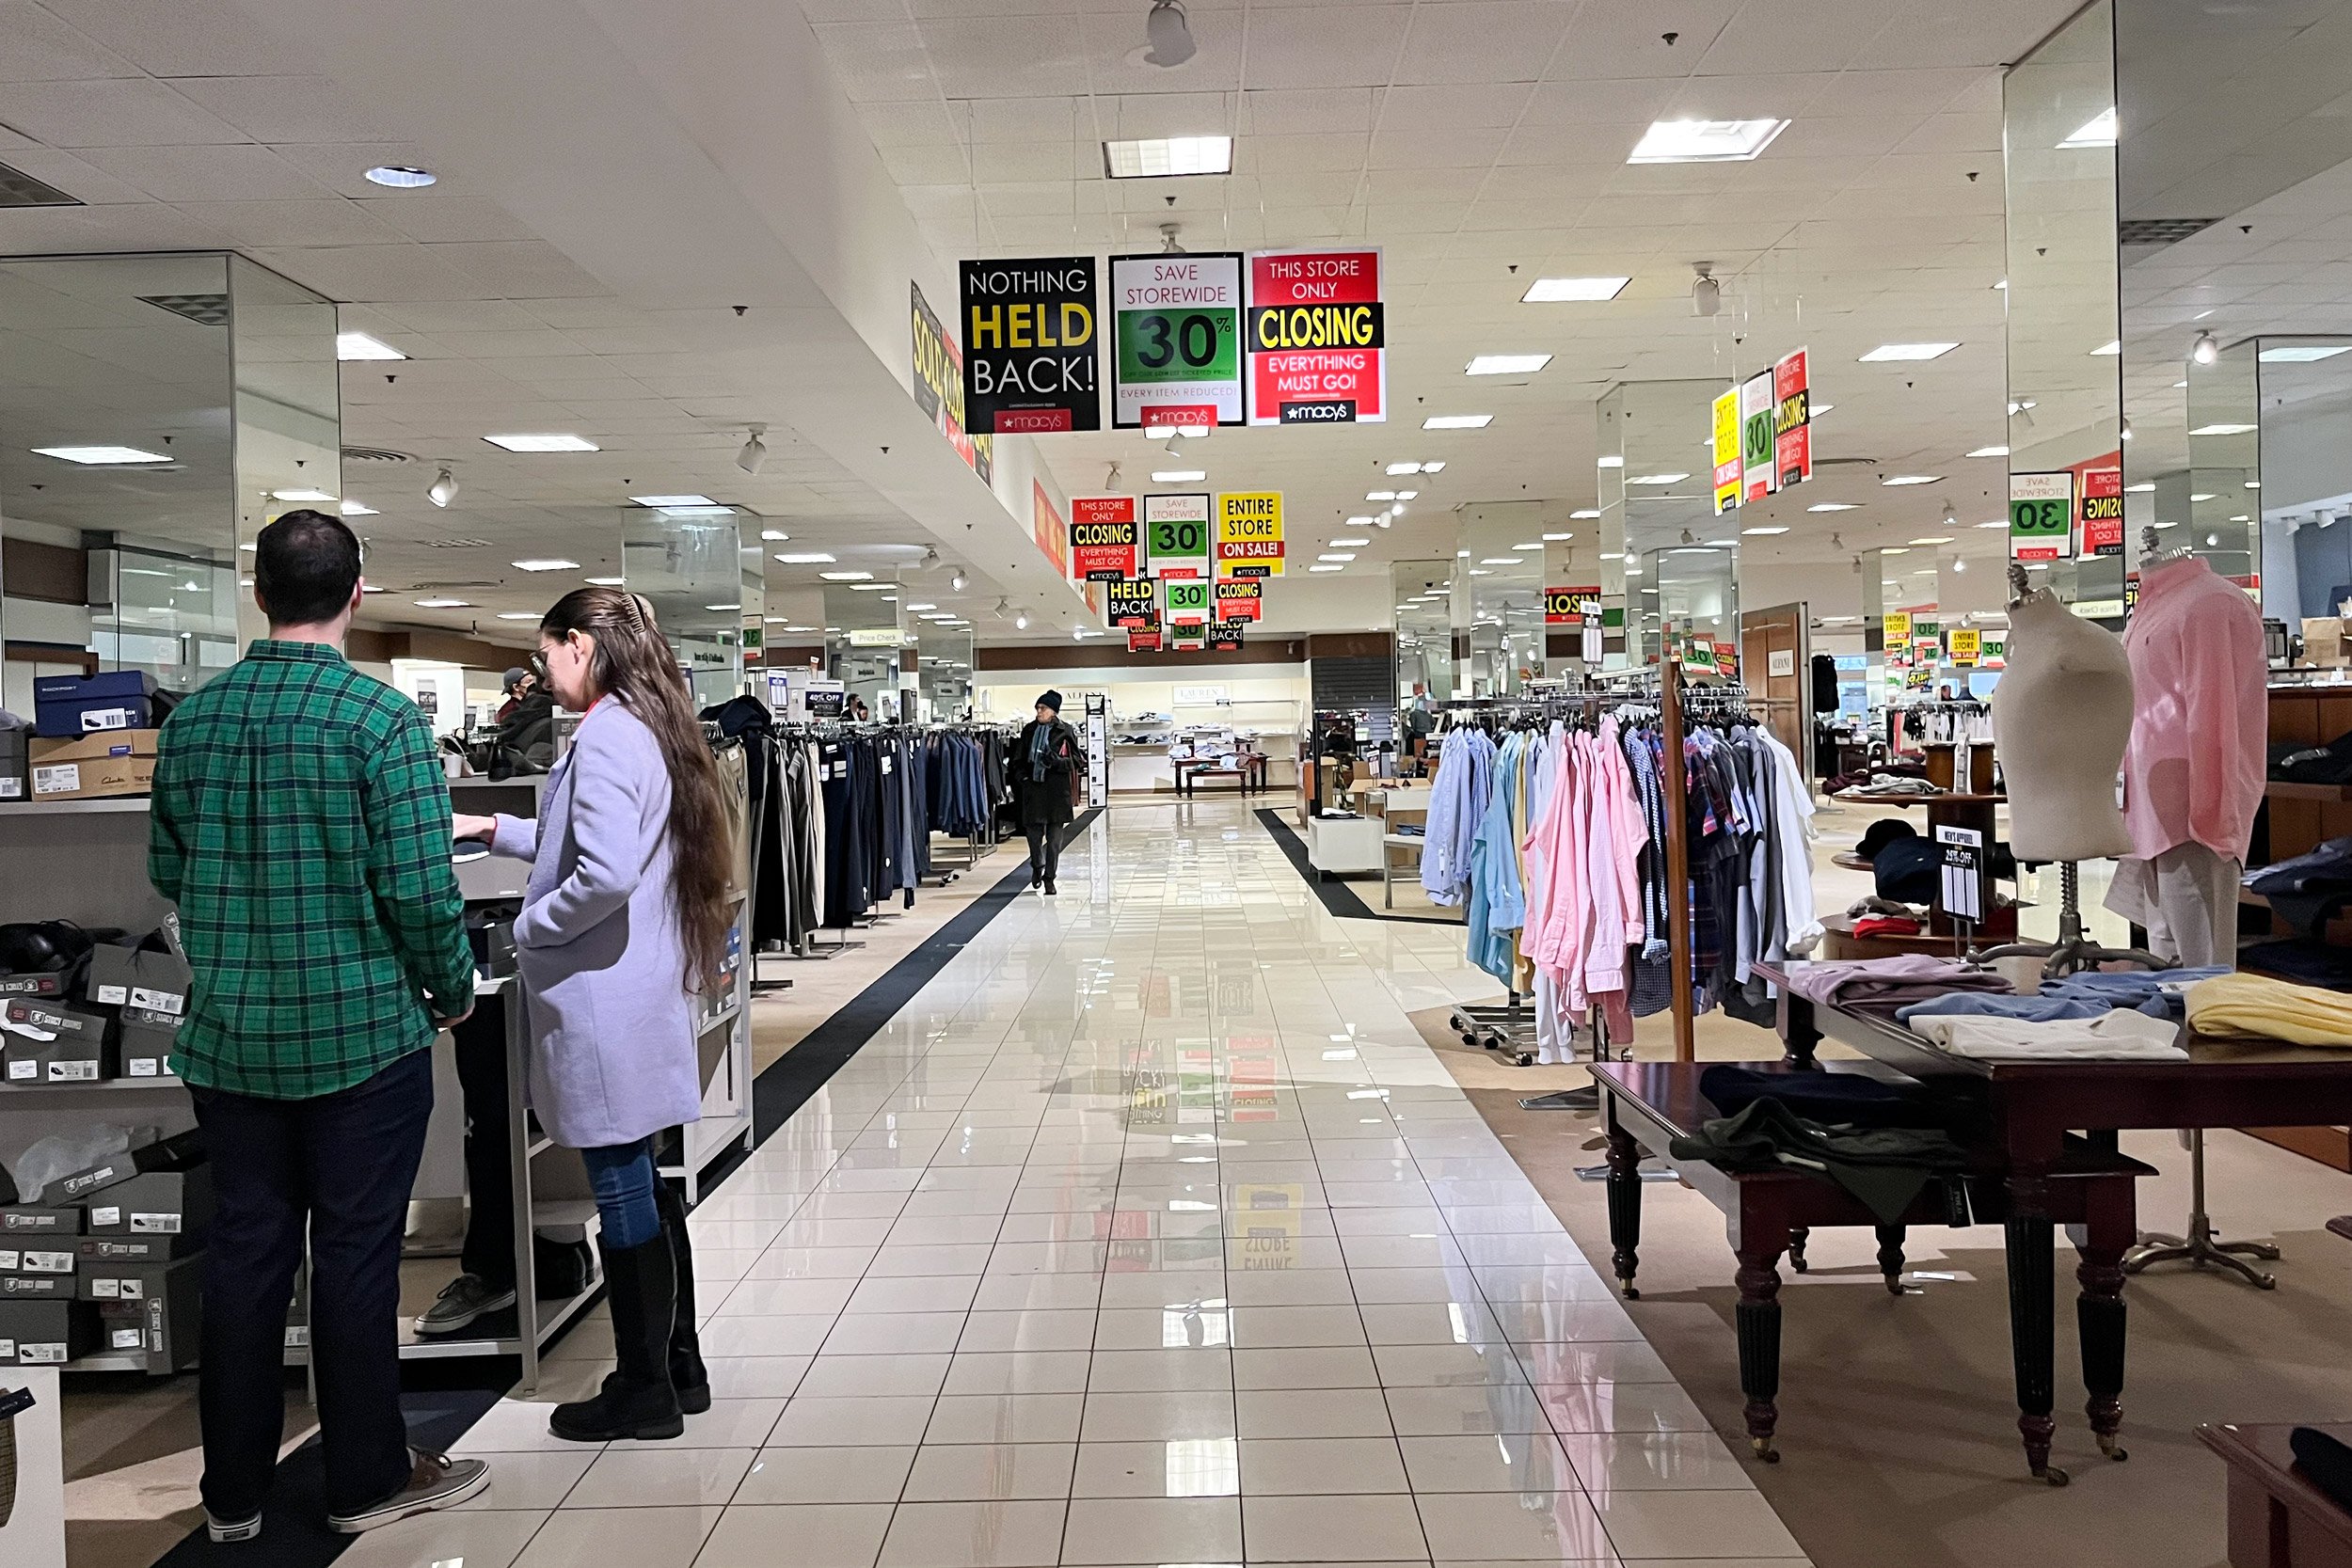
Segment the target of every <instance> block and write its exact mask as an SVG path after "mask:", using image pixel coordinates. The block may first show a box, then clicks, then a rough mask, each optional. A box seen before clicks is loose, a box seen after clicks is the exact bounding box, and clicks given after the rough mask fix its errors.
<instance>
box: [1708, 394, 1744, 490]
mask: <svg viewBox="0 0 2352 1568" xmlns="http://www.w3.org/2000/svg"><path fill="white" fill-rule="evenodd" d="M1714 451H1715V515H1717V516H1718V517H1720V516H1722V515H1724V513H1726V512H1729V511H1731V510H1732V509H1733V508H1735V507H1737V506H1738V505H1739V504H1740V388H1737V387H1727V388H1724V392H1723V395H1722V396H1720V397H1718V398H1716V400H1715V432H1714Z"/></svg>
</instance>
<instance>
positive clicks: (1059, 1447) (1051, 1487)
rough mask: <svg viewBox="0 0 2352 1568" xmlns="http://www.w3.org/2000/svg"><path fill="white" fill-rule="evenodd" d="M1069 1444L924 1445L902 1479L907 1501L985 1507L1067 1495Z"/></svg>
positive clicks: (1072, 1448)
mask: <svg viewBox="0 0 2352 1568" xmlns="http://www.w3.org/2000/svg"><path fill="white" fill-rule="evenodd" d="M1076 1455H1077V1445H1076V1444H1075V1443H953V1444H938V1443H930V1444H926V1445H925V1446H924V1447H923V1448H922V1449H921V1450H919V1451H918V1452H917V1453H916V1454H915V1456H914V1473H913V1474H912V1475H910V1476H909V1477H908V1478H907V1483H906V1491H905V1494H904V1497H905V1500H906V1501H908V1502H991V1501H1005V1500H1009V1499H1012V1498H1063V1497H1069V1496H1070V1478H1071V1469H1072V1466H1073V1464H1074V1462H1075V1459H1076Z"/></svg>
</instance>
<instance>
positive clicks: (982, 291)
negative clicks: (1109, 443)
mask: <svg viewBox="0 0 2352 1568" xmlns="http://www.w3.org/2000/svg"><path fill="white" fill-rule="evenodd" d="M961 272H962V282H963V411H964V418H965V420H966V422H967V424H968V426H969V428H971V429H972V430H975V431H977V432H980V433H982V434H986V435H993V436H1002V435H1007V434H1012V433H1036V432H1043V431H1057V430H1100V429H1102V428H1103V392H1102V383H1101V380H1100V377H1099V374H1098V372H1097V362H1098V360H1099V359H1100V350H1099V346H1098V344H1097V343H1096V341H1095V309H1096V304H1095V277H1094V258H1093V257H1091V256H1057V257H1047V258H1043V259H1041V260H1036V261H966V262H964V263H963V265H962V268H961Z"/></svg>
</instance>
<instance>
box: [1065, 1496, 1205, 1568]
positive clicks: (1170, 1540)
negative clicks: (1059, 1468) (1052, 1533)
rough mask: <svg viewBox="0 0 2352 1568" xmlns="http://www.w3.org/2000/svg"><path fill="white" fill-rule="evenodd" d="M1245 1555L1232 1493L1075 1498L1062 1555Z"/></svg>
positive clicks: (1199, 1558)
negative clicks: (1217, 1495) (1225, 1494)
mask: <svg viewBox="0 0 2352 1568" xmlns="http://www.w3.org/2000/svg"><path fill="white" fill-rule="evenodd" d="M1241 1556H1242V1541H1241V1504H1240V1501H1239V1499H1237V1498H1233V1497H1079V1498H1074V1499H1073V1500H1072V1502H1071V1504H1070V1519H1069V1523H1068V1526H1067V1528H1065V1529H1064V1531H1063V1535H1062V1557H1063V1559H1064V1560H1067V1561H1072V1562H1080V1561H1083V1562H1091V1563H1104V1564H1115V1563H1210V1562H1238V1561H1240V1560H1241Z"/></svg>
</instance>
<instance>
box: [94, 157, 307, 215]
mask: <svg viewBox="0 0 2352 1568" xmlns="http://www.w3.org/2000/svg"><path fill="white" fill-rule="evenodd" d="M83 157H84V159H85V161H87V162H88V163H90V164H94V165H96V166H98V168H99V169H100V170H102V171H103V172H104V173H107V174H111V175H113V176H114V177H115V178H117V179H119V180H121V181H123V182H125V183H128V184H132V185H135V186H137V187H138V188H139V189H140V190H143V191H145V192H147V194H148V195H150V196H151V197H154V198H156V199H158V200H160V201H295V200H306V199H318V198H325V197H326V195H327V193H326V191H325V190H323V189H322V188H321V187H320V186H318V185H317V184H315V183H313V182H311V181H310V180H308V179H306V178H304V177H303V175H302V174H300V173H299V172H298V171H296V170H295V169H294V166H292V165H290V164H288V163H287V162H286V161H285V160H284V159H283V158H280V157H278V155H277V154H276V153H275V152H272V151H271V150H269V149H268V148H265V147H255V146H253V145H252V144H251V143H245V144H242V145H235V146H227V147H206V146H200V145H199V146H195V147H108V148H91V149H88V150H86V151H85V152H84V153H83Z"/></svg>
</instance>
